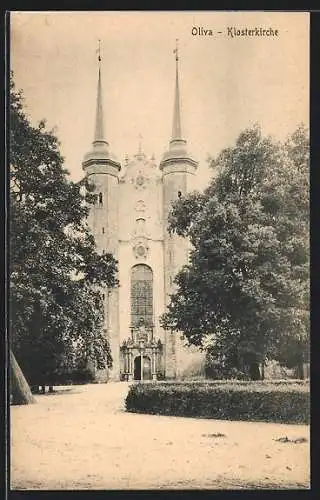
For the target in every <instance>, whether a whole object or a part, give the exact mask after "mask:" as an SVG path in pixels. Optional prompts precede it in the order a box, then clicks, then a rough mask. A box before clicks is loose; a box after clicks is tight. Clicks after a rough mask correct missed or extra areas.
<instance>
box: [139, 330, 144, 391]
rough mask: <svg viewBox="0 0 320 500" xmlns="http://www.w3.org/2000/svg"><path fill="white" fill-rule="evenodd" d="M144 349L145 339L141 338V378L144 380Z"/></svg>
mask: <svg viewBox="0 0 320 500" xmlns="http://www.w3.org/2000/svg"><path fill="white" fill-rule="evenodd" d="M143 349H144V340H143V339H141V340H140V370H141V371H140V380H141V382H143Z"/></svg>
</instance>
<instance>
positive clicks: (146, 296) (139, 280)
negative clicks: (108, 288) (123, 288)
mask: <svg viewBox="0 0 320 500" xmlns="http://www.w3.org/2000/svg"><path fill="white" fill-rule="evenodd" d="M142 318H143V321H144V324H145V326H151V325H152V323H153V273H152V269H151V268H150V267H149V266H147V265H146V264H137V265H136V266H133V267H132V269H131V324H132V326H139V325H140V324H141V319H142Z"/></svg>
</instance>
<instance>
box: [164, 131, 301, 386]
mask: <svg viewBox="0 0 320 500" xmlns="http://www.w3.org/2000/svg"><path fill="white" fill-rule="evenodd" d="M308 161H309V160H308V139H307V134H306V130H305V129H304V128H303V127H302V126H301V127H299V128H298V129H297V131H296V132H295V134H293V136H292V137H291V138H290V139H289V140H288V141H287V142H286V144H284V145H282V144H280V143H275V142H274V141H272V140H271V139H270V138H263V137H262V135H261V131H260V129H259V127H258V126H254V127H253V128H251V129H248V130H245V131H244V132H242V133H241V134H240V135H239V137H238V139H237V141H236V144H235V146H234V147H233V148H228V149H225V150H223V151H222V152H221V153H220V154H219V155H218V157H217V158H216V159H212V160H211V166H212V168H213V169H215V170H216V171H217V175H216V177H215V178H214V179H213V180H212V181H211V183H210V185H209V186H208V188H207V189H206V190H205V191H204V192H203V193H196V192H195V193H191V194H190V195H188V196H186V197H185V198H181V199H180V200H177V201H176V202H175V203H174V204H173V207H172V212H171V215H170V220H169V230H170V231H173V232H176V233H177V234H179V235H180V236H184V237H188V238H189V239H190V241H191V243H192V245H193V250H192V251H191V253H190V262H189V265H187V266H185V267H184V268H183V269H182V270H181V271H180V272H179V273H178V274H177V276H176V278H175V283H176V285H177V290H176V292H175V293H174V294H173V295H172V296H171V301H170V304H169V307H168V310H167V312H166V314H165V315H164V316H163V318H162V323H163V325H164V327H166V328H172V329H175V330H180V331H182V332H184V334H185V337H186V339H187V340H188V341H189V343H190V344H194V345H198V346H200V347H204V346H206V348H207V350H208V351H209V352H210V353H211V354H213V355H214V356H215V358H216V359H219V360H220V362H221V363H222V364H223V365H224V366H229V367H237V368H239V369H241V370H243V369H245V370H246V372H247V373H248V374H249V375H250V377H251V378H259V376H260V374H259V370H258V364H259V363H263V362H264V361H265V360H266V358H268V357H272V358H275V357H279V356H280V350H281V345H283V346H284V345H285V344H289V345H291V346H292V343H296V340H297V339H298V338H300V341H301V342H302V344H303V345H304V347H306V346H307V345H308V330H309V328H308V276H309V274H308ZM290 349H291V348H290V347H289V350H290ZM282 350H283V351H284V349H282ZM302 351H303V349H302V350H300V352H302ZM304 351H306V349H304ZM287 354H288V349H287ZM285 357H286V356H285ZM302 357H304V354H303V355H302Z"/></svg>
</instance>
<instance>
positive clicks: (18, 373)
mask: <svg viewBox="0 0 320 500" xmlns="http://www.w3.org/2000/svg"><path fill="white" fill-rule="evenodd" d="M10 371H11V377H10V382H11V388H10V394H11V395H12V403H13V404H15V405H28V404H33V403H35V399H34V397H33V395H32V392H31V390H30V387H29V384H28V382H27V381H26V379H25V377H24V375H23V373H22V370H21V368H20V366H19V364H18V363H17V360H16V358H15V357H14V354H13V352H12V351H10Z"/></svg>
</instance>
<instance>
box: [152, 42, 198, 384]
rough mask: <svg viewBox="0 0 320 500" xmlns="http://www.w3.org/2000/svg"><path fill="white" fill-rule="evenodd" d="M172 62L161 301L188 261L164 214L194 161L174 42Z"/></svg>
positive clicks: (172, 341)
mask: <svg viewBox="0 0 320 500" xmlns="http://www.w3.org/2000/svg"><path fill="white" fill-rule="evenodd" d="M174 53H175V63H176V76H175V96H174V111H173V124H172V137H171V140H170V143H169V149H168V151H166V152H165V153H164V155H163V158H162V161H161V163H160V166H159V168H160V170H161V171H162V185H163V246H164V252H163V253H164V289H165V304H166V306H167V305H168V303H169V300H170V294H172V293H173V292H174V283H173V279H174V277H175V275H176V274H177V272H178V271H179V270H180V269H181V267H182V266H183V265H185V264H187V262H188V254H189V250H188V241H187V240H185V239H184V238H181V237H180V236H177V235H176V234H172V235H170V234H169V233H168V230H167V227H168V215H169V212H170V209H171V204H172V202H173V201H175V200H177V199H178V198H179V197H181V196H184V195H185V194H186V193H187V192H188V191H189V190H190V188H191V187H192V180H193V177H194V175H195V172H196V169H197V167H198V163H197V162H196V161H195V160H194V159H193V158H192V157H191V156H190V154H189V153H188V151H187V141H186V140H185V139H184V138H183V134H182V128H181V103H180V88H179V54H178V45H177V46H176V49H175V51H174ZM176 348H177V346H176V332H171V331H169V330H167V331H166V332H165V367H166V373H165V376H166V378H175V377H176V376H177V357H176V354H177V353H176Z"/></svg>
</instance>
